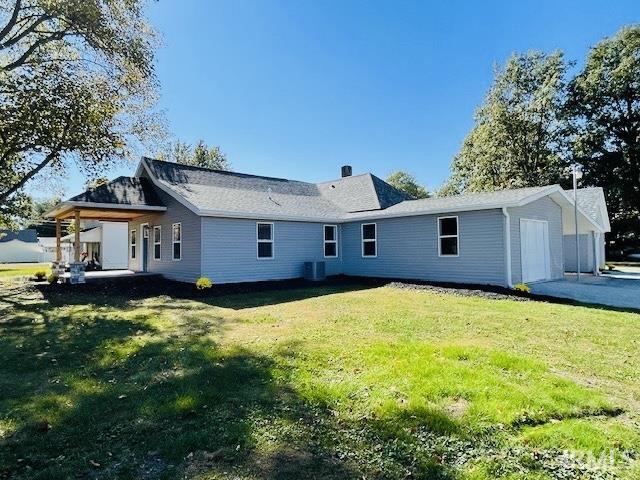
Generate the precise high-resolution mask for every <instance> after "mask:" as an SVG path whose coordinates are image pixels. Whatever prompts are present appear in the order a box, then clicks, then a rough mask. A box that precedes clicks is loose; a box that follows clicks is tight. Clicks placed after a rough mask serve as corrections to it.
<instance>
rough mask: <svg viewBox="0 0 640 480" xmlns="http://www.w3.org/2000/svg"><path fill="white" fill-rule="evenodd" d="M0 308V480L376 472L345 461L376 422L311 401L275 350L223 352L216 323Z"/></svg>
mask: <svg viewBox="0 0 640 480" xmlns="http://www.w3.org/2000/svg"><path fill="white" fill-rule="evenodd" d="M2 300H5V301H6V300H7V298H0V301H2ZM9 300H10V301H9V304H10V305H11V306H10V308H6V309H5V310H4V312H3V314H2V318H0V357H1V358H0V387H1V388H0V391H2V392H3V395H2V396H1V397H0V478H3V479H4V478H12V479H13V478H15V479H27V478H28V479H58V478H86V479H100V478H136V479H138V478H143V479H155V478H158V479H160V478H191V477H195V476H198V475H205V476H206V475H218V476H219V477H223V478H224V477H231V478H233V477H234V476H240V477H245V478H264V479H267V478H280V479H298V478H329V479H330V478H335V479H343V478H347V479H348V478H354V479H355V478H362V476H363V475H365V474H367V472H368V474H369V476H371V475H374V476H379V477H385V476H387V475H383V472H382V470H380V468H379V467H375V468H373V469H369V467H363V465H365V464H366V462H364V461H363V459H362V458H360V459H357V460H354V459H352V458H350V453H349V452H350V449H351V448H352V444H353V442H357V438H356V439H354V437H353V436H354V435H355V436H356V437H357V436H360V435H362V432H363V431H366V432H369V434H373V433H372V432H373V429H374V428H375V425H373V424H371V423H367V422H363V423H362V424H359V422H357V423H356V424H351V425H347V424H344V423H342V422H341V421H340V420H339V419H337V418H336V417H335V416H334V415H333V413H332V411H331V409H330V408H329V407H328V406H325V405H319V404H313V405H311V404H309V402H308V401H306V400H305V399H304V398H302V397H301V396H300V395H299V394H298V393H297V392H296V390H295V389H294V388H293V387H292V386H291V383H290V381H289V379H288V373H287V368H288V367H286V366H285V365H286V364H287V362H286V361H284V360H282V359H280V358H279V356H278V355H275V356H266V355H261V354H259V353H256V352H252V351H250V350H248V349H246V348H242V347H234V348H232V347H221V346H220V345H219V343H218V340H219V339H220V338H221V337H222V336H223V335H224V332H225V323H224V321H223V319H222V318H216V317H211V316H207V317H206V318H202V319H200V320H198V319H197V318H193V319H190V325H189V328H182V329H180V330H179V331H177V332H175V331H174V332H171V333H167V332H163V331H161V330H157V329H154V328H153V327H152V326H151V324H150V323H149V321H148V318H146V317H145V316H144V315H141V316H140V317H133V318H131V317H127V318H122V317H121V313H120V312H119V311H118V310H117V309H115V310H114V309H107V308H103V307H101V308H99V309H97V310H96V309H94V308H91V307H88V308H83V309H80V310H78V309H74V310H73V311H72V313H70V312H69V311H68V309H65V308H62V307H60V306H54V305H52V304H51V303H50V302H48V301H47V300H46V299H44V300H43V299H40V300H39V301H26V300H27V297H24V298H12V299H9ZM5 303H6V302H5ZM149 314H150V315H153V314H154V313H153V310H151V313H149ZM191 323H193V324H191ZM290 354H292V355H293V354H294V353H291V352H290ZM281 360H282V361H281ZM337 439H338V440H339V442H337V443H336V440H337ZM359 448H362V449H363V451H364V452H366V451H367V449H370V448H371V445H369V440H367V442H366V443H365V444H363V445H361V446H360V447H359ZM364 455H366V453H365V454H364ZM405 461H407V460H406V458H403V459H400V460H398V461H396V462H395V463H396V464H397V466H398V468H399V469H400V470H402V468H403V467H402V463H403V462H405ZM363 469H364V470H363ZM400 470H399V471H400ZM372 472H373V473H372ZM392 476H398V475H392ZM400 476H401V477H402V476H403V475H400Z"/></svg>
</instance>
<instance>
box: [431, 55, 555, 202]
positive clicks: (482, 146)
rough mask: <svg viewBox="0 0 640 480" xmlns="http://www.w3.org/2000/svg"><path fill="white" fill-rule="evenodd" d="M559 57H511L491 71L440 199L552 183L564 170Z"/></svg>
mask: <svg viewBox="0 0 640 480" xmlns="http://www.w3.org/2000/svg"><path fill="white" fill-rule="evenodd" d="M566 68H567V65H566V63H565V61H564V58H563V55H562V53H560V52H555V53H552V54H548V55H547V54H544V53H540V52H529V53H527V54H524V55H513V56H512V57H511V58H509V60H508V61H507V63H506V65H505V66H504V67H503V68H501V69H498V70H497V71H496V76H495V80H494V82H493V85H492V86H491V89H490V90H489V92H488V94H487V96H486V98H485V101H484V104H483V105H482V106H481V107H480V108H479V109H478V110H477V112H476V117H475V124H474V126H473V129H472V130H471V132H470V133H469V135H468V136H467V137H466V138H465V140H464V143H463V145H462V148H461V150H460V152H459V153H458V155H457V156H456V157H455V159H454V161H453V164H452V167H451V169H452V175H451V178H450V179H449V181H448V182H447V184H446V185H445V187H444V188H443V189H442V190H441V191H440V194H455V193H460V192H462V191H483V190H496V189H503V188H517V187H526V186H533V185H540V184H550V183H557V182H558V181H559V180H560V177H561V175H562V171H563V161H562V158H563V151H564V138H565V132H564V125H563V122H562V108H561V107H562V104H563V102H564V92H565V73H566Z"/></svg>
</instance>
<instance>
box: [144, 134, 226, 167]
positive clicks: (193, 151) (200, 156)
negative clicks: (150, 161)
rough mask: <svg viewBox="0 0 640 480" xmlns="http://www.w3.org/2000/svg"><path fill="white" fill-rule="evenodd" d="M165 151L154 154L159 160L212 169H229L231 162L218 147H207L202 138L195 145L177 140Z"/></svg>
mask: <svg viewBox="0 0 640 480" xmlns="http://www.w3.org/2000/svg"><path fill="white" fill-rule="evenodd" d="M167 151H168V153H167V152H159V153H158V154H157V155H156V156H157V157H158V158H159V159H160V160H165V161H168V162H176V163H181V164H183V165H192V166H194V167H204V168H211V169H214V170H230V169H231V163H230V162H229V160H228V159H227V156H226V155H225V153H224V152H223V151H222V150H220V147H218V146H213V147H209V146H207V144H206V143H205V142H204V141H203V140H199V141H198V143H196V145H195V147H192V146H191V145H189V144H188V143H184V142H180V141H177V142H176V143H174V144H172V145H169V148H168V149H167Z"/></svg>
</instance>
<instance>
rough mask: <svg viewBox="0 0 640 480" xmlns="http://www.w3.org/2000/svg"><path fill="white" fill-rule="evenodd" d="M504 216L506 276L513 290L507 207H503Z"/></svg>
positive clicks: (509, 218)
mask: <svg viewBox="0 0 640 480" xmlns="http://www.w3.org/2000/svg"><path fill="white" fill-rule="evenodd" d="M502 214H503V215H504V246H505V264H506V265H505V270H506V272H505V274H506V283H507V287H509V288H512V287H513V283H512V281H511V217H510V216H509V211H508V210H507V207H502Z"/></svg>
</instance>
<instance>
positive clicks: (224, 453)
mask: <svg viewBox="0 0 640 480" xmlns="http://www.w3.org/2000/svg"><path fill="white" fill-rule="evenodd" d="M184 288H188V287H187V286H185V287H184ZM135 291H136V290H135V289H133V290H132V292H133V293H135ZM639 321H640V316H639V315H637V314H633V313H624V312H613V311H608V310H604V309H603V310H601V309H596V308H586V307H575V306H565V305H552V304H545V303H540V302H531V301H530V302H516V301H511V300H488V299H484V298H473V297H468V298H467V297H465V298H462V297H457V296H452V295H449V294H444V293H434V292H430V291H408V290H399V289H394V288H383V287H378V286H375V285H366V284H359V283H356V284H349V283H346V282H342V283H340V284H338V285H325V286H321V287H306V288H296V289H280V290H269V291H259V292H252V293H248V292H247V293H238V294H229V295H223V296H214V297H206V296H203V297H201V298H188V296H186V295H180V294H178V295H174V296H169V295H155V296H150V297H146V296H143V295H135V294H128V295H125V294H123V293H122V292H120V293H117V294H114V293H113V292H110V293H109V294H99V293H96V292H92V291H91V290H89V289H84V290H82V289H79V290H75V291H74V290H72V289H65V288H60V289H48V288H43V289H42V290H36V289H34V288H32V287H30V286H28V285H26V284H20V283H17V282H11V283H10V282H6V281H4V282H0V392H2V395H1V397H0V442H1V443H0V447H1V448H0V477H2V478H18V479H21V478H24V479H26V478H29V479H31V478H36V479H37V478H42V479H44V478H47V479H49V478H51V479H55V478H147V479H153V478H158V479H161V478H194V479H195V478H198V479H200V478H246V479H258V478H265V479H266V478H291V479H294V478H296V479H297V478H336V479H337V478H354V479H355V478H363V477H364V478H451V479H458V478H478V479H480V478H536V479H537V478H615V477H623V478H624V477H626V478H637V474H638V473H639V472H640V471H639V470H638V469H637V467H635V466H634V462H633V458H634V456H635V455H637V453H638V452H639V451H640V434H639V433H638V419H639V415H638V413H639V407H638V404H639V401H640V385H638V382H637V379H638V376H639V375H640V358H638V355H637V351H638V346H639V345H640V329H639V328H638V327H639V326H640V325H639V323H638V322H639ZM565 449H567V450H571V451H576V452H578V453H580V454H581V453H589V452H591V453H593V454H594V455H600V454H601V453H607V454H608V453H609V452H614V462H613V465H604V466H603V467H602V468H600V469H595V470H593V469H591V468H590V465H589V463H588V462H586V461H585V458H586V457H583V456H580V455H578V456H577V457H576V458H572V459H570V460H567V459H566V458H565V457H563V453H562V452H563V450H565Z"/></svg>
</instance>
